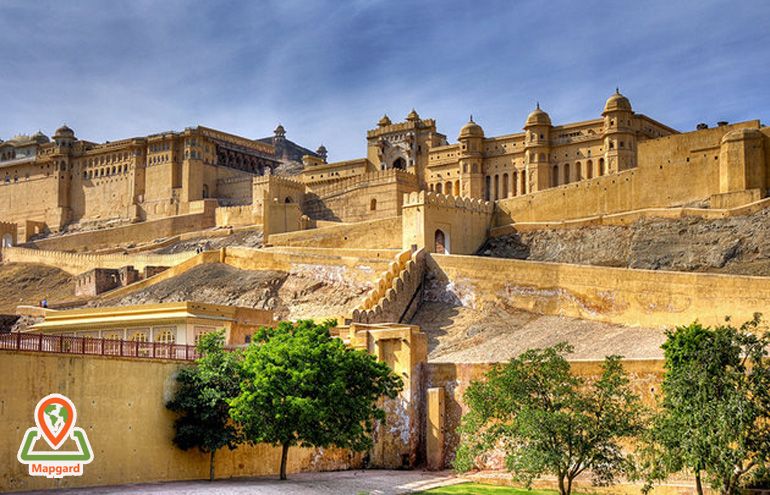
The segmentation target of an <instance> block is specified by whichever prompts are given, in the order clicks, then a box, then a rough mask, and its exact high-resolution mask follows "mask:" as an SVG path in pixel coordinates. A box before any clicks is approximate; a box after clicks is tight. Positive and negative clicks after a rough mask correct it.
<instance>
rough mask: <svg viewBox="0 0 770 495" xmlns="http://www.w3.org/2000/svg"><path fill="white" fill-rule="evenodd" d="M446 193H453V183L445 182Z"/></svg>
mask: <svg viewBox="0 0 770 495" xmlns="http://www.w3.org/2000/svg"><path fill="white" fill-rule="evenodd" d="M444 194H452V183H451V182H447V183H446V184H444Z"/></svg>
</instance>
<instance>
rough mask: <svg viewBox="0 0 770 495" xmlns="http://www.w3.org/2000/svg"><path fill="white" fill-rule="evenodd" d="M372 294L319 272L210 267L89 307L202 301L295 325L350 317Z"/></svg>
mask: <svg viewBox="0 0 770 495" xmlns="http://www.w3.org/2000/svg"><path fill="white" fill-rule="evenodd" d="M367 290H369V287H368V286H363V285H357V284H355V283H352V282H348V281H344V280H332V279H327V278H324V277H323V275H322V273H321V272H320V271H316V272H315V273H313V272H296V273H287V272H281V271H256V270H239V269H237V268H234V267H232V266H229V265H225V264H222V263H211V264H207V265H201V266H198V267H195V268H193V269H191V270H189V271H187V272H185V273H183V274H181V275H179V276H177V277H174V278H171V279H169V280H165V281H163V282H160V283H158V284H156V285H153V286H150V287H148V288H146V289H143V290H140V291H137V292H134V293H132V294H129V295H127V296H124V297H121V298H112V299H111V298H109V297H106V298H103V299H97V300H94V301H91V302H90V303H89V305H91V306H125V305H131V304H152V303H161V302H177V301H199V302H206V303H213V304H224V305H233V306H244V307H249V308H258V309H272V310H273V311H274V312H275V316H276V317H277V318H281V319H296V318H312V317H332V316H337V315H342V314H345V313H348V312H350V311H351V310H352V308H353V307H354V306H355V305H356V304H357V303H358V301H359V300H360V299H361V297H363V294H364V293H365V292H366V291H367Z"/></svg>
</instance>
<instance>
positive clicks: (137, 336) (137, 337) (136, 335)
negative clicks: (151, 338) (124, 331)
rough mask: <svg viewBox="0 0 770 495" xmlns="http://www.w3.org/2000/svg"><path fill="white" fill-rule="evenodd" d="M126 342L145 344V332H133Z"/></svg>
mask: <svg viewBox="0 0 770 495" xmlns="http://www.w3.org/2000/svg"><path fill="white" fill-rule="evenodd" d="M128 340H130V341H133V342H147V331H146V330H135V331H134V332H133V333H132V334H131V335H130V336H129V337H128Z"/></svg>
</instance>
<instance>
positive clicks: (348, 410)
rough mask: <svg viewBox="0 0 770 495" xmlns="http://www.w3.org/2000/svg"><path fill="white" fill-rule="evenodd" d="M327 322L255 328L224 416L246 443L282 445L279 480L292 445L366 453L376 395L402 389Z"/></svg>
mask: <svg viewBox="0 0 770 495" xmlns="http://www.w3.org/2000/svg"><path fill="white" fill-rule="evenodd" d="M332 325H333V324H332V323H331V322H327V323H323V324H316V323H314V322H312V321H299V322H296V323H291V322H282V323H280V324H279V325H278V326H277V327H275V328H262V329H260V330H259V332H258V333H257V334H255V335H254V336H253V337H252V342H251V344H250V345H249V347H248V348H247V349H246V351H245V353H244V360H243V365H242V372H243V375H244V380H243V382H242V383H241V389H240V394H239V395H238V396H237V397H236V398H234V399H233V400H231V401H230V404H231V406H232V409H231V414H232V417H233V418H234V419H235V420H237V421H238V422H240V423H241V424H242V426H243V429H244V433H245V435H246V438H247V439H248V440H249V441H250V442H254V443H258V442H265V443H270V444H273V445H280V446H281V447H282V454H281V467H280V477H281V479H286V458H287V454H288V450H289V447H291V446H294V445H298V446H314V447H331V446H335V447H342V448H349V449H352V450H356V451H364V450H366V449H368V448H369V447H370V446H371V444H372V440H371V432H372V430H373V428H374V424H375V421H376V420H383V419H384V411H383V410H382V409H381V408H380V407H379V400H380V398H381V397H388V398H391V399H392V398H395V397H396V395H397V394H398V392H399V391H400V390H401V388H402V386H403V384H402V382H401V379H400V378H398V377H397V376H396V375H395V374H394V373H393V372H392V371H391V370H390V368H389V367H388V365H387V364H385V363H381V362H378V361H377V360H376V359H375V357H374V356H372V355H370V354H368V353H367V352H365V351H358V350H353V349H350V348H348V347H346V346H345V344H344V343H343V342H342V341H341V340H340V339H337V338H334V337H332V336H331V334H330V332H329V329H330V327H331V326H332Z"/></svg>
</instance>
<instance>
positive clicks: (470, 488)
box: [418, 483, 558, 495]
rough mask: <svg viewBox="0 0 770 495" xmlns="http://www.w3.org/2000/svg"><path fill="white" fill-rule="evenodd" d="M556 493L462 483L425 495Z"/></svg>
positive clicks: (546, 494) (553, 493)
mask: <svg viewBox="0 0 770 495" xmlns="http://www.w3.org/2000/svg"><path fill="white" fill-rule="evenodd" d="M557 493H558V492H554V491H551V490H523V489H521V488H511V487H510V486H495V485H482V484H480V483H463V484H461V485H452V486H445V487H442V488H434V489H432V490H428V491H427V492H420V494H418V495H421V494H425V495H556V494H557Z"/></svg>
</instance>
